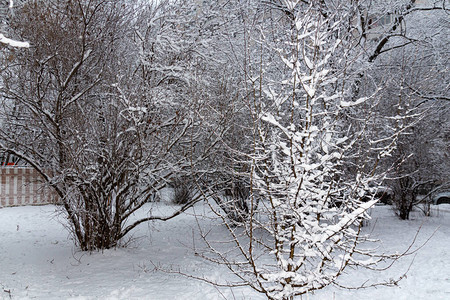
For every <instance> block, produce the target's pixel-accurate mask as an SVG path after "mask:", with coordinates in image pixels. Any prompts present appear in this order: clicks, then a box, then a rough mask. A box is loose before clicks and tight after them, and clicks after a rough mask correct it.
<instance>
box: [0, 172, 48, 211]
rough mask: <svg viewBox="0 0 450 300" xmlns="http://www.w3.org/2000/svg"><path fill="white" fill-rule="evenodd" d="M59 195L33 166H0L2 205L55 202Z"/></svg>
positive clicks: (0, 199) (0, 196) (0, 198)
mask: <svg viewBox="0 0 450 300" xmlns="http://www.w3.org/2000/svg"><path fill="white" fill-rule="evenodd" d="M56 199H57V197H56V193H55V192H53V191H52V190H51V189H50V188H49V187H47V186H46V185H45V184H44V181H43V179H42V177H41V175H40V174H39V173H38V172H36V170H34V169H32V168H22V167H0V207H5V206H18V205H38V204H50V203H55V201H56Z"/></svg>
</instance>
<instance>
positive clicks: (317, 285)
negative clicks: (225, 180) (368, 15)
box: [201, 1, 404, 299]
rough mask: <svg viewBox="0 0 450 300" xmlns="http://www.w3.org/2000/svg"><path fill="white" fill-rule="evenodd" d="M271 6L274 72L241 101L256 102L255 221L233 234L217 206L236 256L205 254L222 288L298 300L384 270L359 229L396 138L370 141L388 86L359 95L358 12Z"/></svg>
mask: <svg viewBox="0 0 450 300" xmlns="http://www.w3.org/2000/svg"><path fill="white" fill-rule="evenodd" d="M269 2H270V3H268V7H269V11H270V12H271V13H272V14H275V15H277V16H278V20H277V21H278V26H277V28H278V29H277V32H276V34H275V35H271V34H270V33H268V32H265V31H263V30H260V31H259V36H260V39H259V40H256V42H257V45H262V46H261V48H260V49H261V53H262V52H266V53H264V54H261V55H259V56H258V58H261V57H264V58H266V57H271V58H272V59H273V61H271V63H267V62H266V61H264V60H263V59H261V60H259V62H260V65H259V67H260V68H259V73H257V76H248V77H247V80H248V82H249V83H248V85H247V87H248V93H246V94H247V95H250V97H248V98H245V99H244V100H247V99H251V101H248V102H249V104H250V105H248V109H249V114H250V115H251V116H253V119H252V123H251V125H252V126H250V128H251V130H252V145H251V153H246V155H247V157H248V159H247V161H246V163H247V166H248V170H249V172H248V182H249V184H250V193H249V205H248V206H249V214H248V217H247V220H246V222H243V223H242V225H241V226H238V227H236V226H235V223H234V222H230V221H229V220H228V218H227V216H226V214H223V213H222V211H221V210H220V209H217V208H216V207H215V206H214V205H211V208H212V209H213V211H214V212H215V213H216V214H217V216H218V217H219V218H220V219H221V220H222V221H223V223H224V225H225V227H226V228H227V229H228V232H229V234H230V239H229V240H228V241H226V242H225V241H222V242H221V243H220V245H223V243H229V245H230V251H226V252H225V251H219V250H218V249H217V248H215V246H216V244H215V241H212V240H211V239H209V238H208V233H207V232H205V234H204V238H205V242H206V245H207V248H208V250H207V251H206V252H201V253H202V255H203V257H205V258H206V259H208V260H210V261H213V262H216V263H219V264H223V265H225V266H226V267H227V268H229V269H230V270H231V272H233V273H234V274H235V275H236V276H237V280H236V282H228V283H220V282H219V283H218V282H214V283H215V284H224V285H231V286H233V285H236V286H239V285H248V286H250V287H252V288H253V289H255V290H256V291H258V292H260V293H263V294H265V295H266V296H267V298H268V299H293V297H294V296H298V295H302V294H306V293H308V292H311V291H314V290H318V289H322V288H324V287H326V286H328V285H332V284H336V285H339V281H338V279H339V276H340V275H342V274H343V272H344V270H345V269H347V268H351V267H364V268H376V265H377V263H379V262H380V261H382V260H384V259H388V258H389V255H384V254H382V253H378V254H376V253H375V252H372V250H368V245H367V244H366V243H367V242H368V239H367V236H365V235H363V234H362V233H361V226H362V223H363V222H364V220H367V219H369V215H368V210H369V209H370V208H371V207H372V206H373V205H374V204H375V203H376V201H377V200H376V199H374V196H373V192H374V190H373V189H372V188H370V185H375V186H376V185H377V184H378V183H379V182H380V178H383V176H384V175H385V172H384V171H383V170H379V166H380V161H381V160H382V159H383V158H384V157H386V156H388V155H389V154H390V153H391V152H392V150H393V149H394V148H395V144H396V140H398V137H399V134H400V132H398V131H390V132H387V133H386V135H384V136H380V135H378V136H375V135H372V134H371V133H370V132H369V131H368V130H369V124H370V123H371V122H375V121H376V120H374V119H373V118H374V117H375V115H374V114H373V113H372V112H373V111H374V109H375V107H376V106H377V105H378V103H379V100H380V99H379V97H378V95H379V93H378V92H379V89H380V86H376V87H375V88H372V89H371V94H368V95H364V96H361V97H359V96H358V95H357V93H356V92H355V88H354V86H355V82H358V80H359V78H360V76H361V74H364V72H365V71H366V69H367V67H368V65H367V63H365V62H364V55H363V53H364V52H363V51H361V50H362V49H361V47H360V46H359V44H358V42H357V41H358V40H359V38H360V36H358V35H357V34H358V31H357V30H355V26H354V25H355V19H356V18H357V16H358V14H359V12H360V7H359V6H358V5H357V3H356V2H355V3H353V2H348V1H330V2H328V1H315V2H308V3H306V2H305V1H269ZM263 7H264V6H263ZM264 8H265V9H267V6H266V7H264ZM255 36H256V35H254V36H253V38H254V37H255ZM266 54H269V55H266ZM360 58H362V59H360ZM255 61H258V59H255ZM255 70H257V69H255ZM268 70H271V72H269V71H268ZM274 72H277V73H276V74H274ZM255 78H256V79H255ZM359 108H364V109H359ZM397 118H398V119H403V118H404V117H403V116H400V115H398V116H397ZM355 161H357V162H359V163H357V164H356V163H355ZM363 244H364V246H363ZM369 248H370V247H369ZM231 249H233V250H231ZM394 257H395V256H394ZM391 258H392V257H391ZM203 280H207V281H208V279H205V278H203Z"/></svg>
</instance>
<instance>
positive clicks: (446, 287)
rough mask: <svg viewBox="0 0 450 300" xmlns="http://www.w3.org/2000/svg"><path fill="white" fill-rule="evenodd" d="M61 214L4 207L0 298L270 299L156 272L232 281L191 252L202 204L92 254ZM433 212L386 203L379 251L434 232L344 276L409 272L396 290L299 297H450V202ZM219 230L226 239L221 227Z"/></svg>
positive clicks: (377, 220) (378, 211) (376, 220)
mask: <svg viewBox="0 0 450 300" xmlns="http://www.w3.org/2000/svg"><path fill="white" fill-rule="evenodd" d="M150 208H151V209H152V213H153V214H159V213H161V214H162V213H164V212H166V213H167V212H169V211H170V210H171V209H174V207H171V206H170V205H168V204H164V203H155V204H148V205H147V206H146V207H145V209H144V210H142V213H145V211H148V210H149V209H150ZM55 211H56V207H55V206H52V205H47V206H25V207H11V208H3V209H0V299H193V300H195V299H202V300H203V299H265V297H264V296H263V295H259V294H258V293H256V292H254V291H253V290H251V289H249V288H239V289H233V290H231V289H229V288H220V289H218V288H216V287H213V286H211V285H209V284H207V283H204V282H201V281H198V280H194V279H190V278H188V277H184V276H181V275H177V274H172V273H167V272H161V271H156V270H155V266H160V267H163V268H165V269H170V268H172V269H173V270H177V269H181V270H182V271H183V272H186V273H189V274H194V275H204V276H206V277H208V278H212V279H218V278H220V279H230V280H232V279H233V276H232V275H231V274H229V273H228V272H227V270H226V269H224V268H222V267H218V266H215V265H212V264H210V263H207V262H205V261H204V260H202V259H201V258H200V257H198V256H196V255H195V254H194V251H193V250H192V245H193V244H195V246H196V247H199V246H200V242H199V240H198V238H195V233H196V232H197V228H198V225H197V221H196V218H195V217H194V215H193V214H194V213H195V214H197V215H198V214H204V213H205V210H204V208H203V206H202V205H201V204H198V205H197V206H196V207H195V208H194V209H191V210H189V211H188V212H187V213H185V214H182V215H181V216H178V217H177V218H175V219H172V220H170V221H167V222H160V221H158V222H153V223H149V224H143V225H141V226H140V227H139V228H138V229H137V230H135V231H134V232H133V238H134V239H133V240H132V241H131V242H130V244H129V245H128V246H127V247H126V248H118V249H111V250H107V251H103V252H94V253H91V254H89V253H85V252H80V251H78V250H77V249H76V248H75V247H74V246H73V241H72V240H70V236H69V235H68V232H67V230H66V229H65V228H64V226H63V225H62V224H61V222H60V221H61V220H58V218H60V217H58V215H57V214H56V213H55ZM432 212H433V216H432V217H423V215H422V214H421V213H420V211H416V212H413V213H412V215H411V220H409V221H401V220H399V219H398V218H397V217H396V216H395V215H394V213H393V211H392V210H391V208H390V207H388V206H377V207H375V208H373V210H372V218H373V219H372V221H371V223H370V225H369V226H368V227H365V228H364V231H365V232H366V233H369V232H370V233H371V236H372V237H377V238H380V239H381V240H382V243H381V244H380V250H385V251H386V252H388V251H391V252H393V251H399V252H401V251H403V250H405V249H406V247H407V246H408V245H409V244H410V242H411V240H412V239H413V238H414V235H415V234H416V231H417V230H418V229H419V227H421V230H420V233H419V236H418V239H417V244H416V246H414V247H413V248H416V247H418V246H419V245H420V244H422V243H423V242H424V241H426V240H427V239H428V238H429V237H430V236H431V235H433V233H434V235H433V236H432V238H431V239H430V240H429V241H428V243H427V244H426V245H425V246H423V248H422V249H420V250H419V251H418V252H417V253H416V255H415V256H414V255H411V256H408V257H405V258H403V259H402V260H401V261H399V262H397V263H396V264H394V265H393V267H392V268H390V269H389V270H387V271H385V272H369V271H367V270H349V271H348V272H347V274H344V277H343V279H342V280H343V282H344V283H345V284H348V285H357V284H361V283H363V282H365V281H366V280H372V281H373V280H378V281H380V280H383V279H385V280H388V281H389V280H390V279H391V278H395V277H398V276H400V275H402V274H403V273H404V272H405V271H406V270H408V268H409V271H408V273H407V276H406V278H404V279H403V280H402V281H401V282H400V283H399V285H398V286H396V287H378V288H370V289H358V290H344V289H339V288H336V287H328V288H325V289H324V290H321V291H319V292H316V293H314V294H309V295H304V296H303V297H298V298H299V299H311V300H315V299H346V300H348V299H396V300H398V299H430V300H434V299H450V251H449V250H450V205H440V206H434V207H433V211H432ZM198 220H199V224H200V225H201V226H210V225H209V224H210V221H209V220H207V219H203V218H199V219H198ZM215 232H216V234H219V235H220V230H219V231H217V230H216V231H215ZM217 232H218V233H217ZM215 238H220V236H215ZM411 262H412V264H411ZM372 281H371V282H372Z"/></svg>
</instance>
